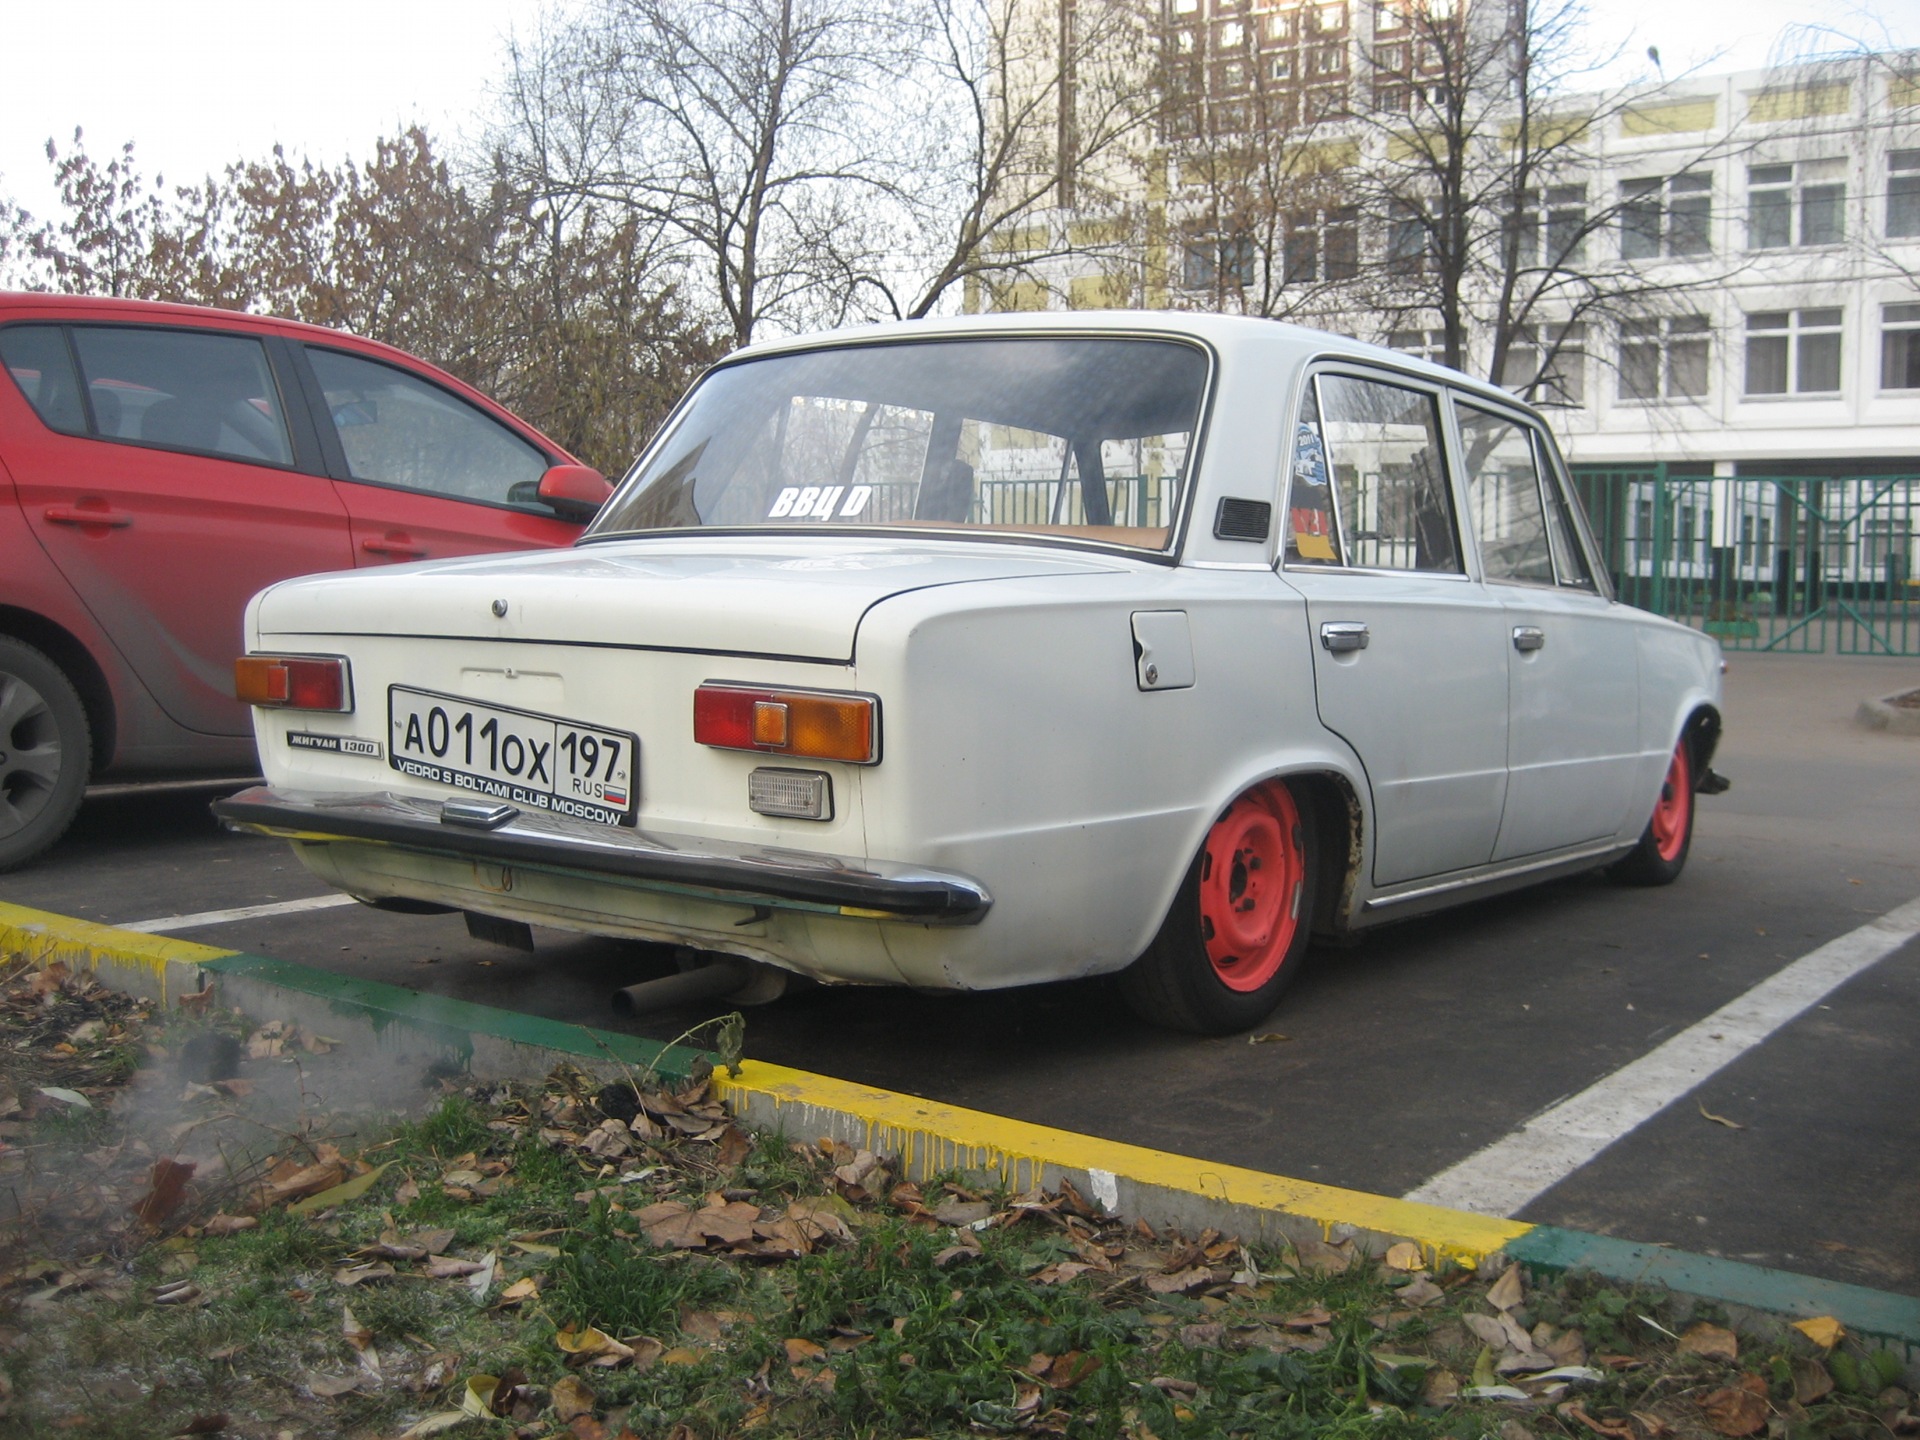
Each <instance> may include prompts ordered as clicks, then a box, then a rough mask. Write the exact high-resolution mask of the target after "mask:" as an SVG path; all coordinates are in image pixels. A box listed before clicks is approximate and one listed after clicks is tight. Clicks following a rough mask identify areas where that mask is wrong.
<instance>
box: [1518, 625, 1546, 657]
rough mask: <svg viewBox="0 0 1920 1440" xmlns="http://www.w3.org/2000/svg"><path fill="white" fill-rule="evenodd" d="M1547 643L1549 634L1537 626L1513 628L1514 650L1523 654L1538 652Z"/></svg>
mask: <svg viewBox="0 0 1920 1440" xmlns="http://www.w3.org/2000/svg"><path fill="white" fill-rule="evenodd" d="M1546 643H1547V632H1546V631H1544V630H1542V629H1541V628H1540V627H1539V626H1537V625H1516V626H1514V627H1513V648H1514V649H1516V650H1519V651H1522V652H1525V651H1529V650H1538V649H1539V648H1540V647H1541V646H1542V645H1545V644H1546Z"/></svg>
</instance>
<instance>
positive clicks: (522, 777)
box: [387, 685, 640, 825]
mask: <svg viewBox="0 0 1920 1440" xmlns="http://www.w3.org/2000/svg"><path fill="white" fill-rule="evenodd" d="M387 725H388V731H389V734H390V735H391V736H392V743H391V744H390V745H389V746H388V749H387V755H388V760H387V763H388V764H389V765H391V766H392V767H393V768H394V769H395V770H398V771H400V772H401V773H402V774H405V775H411V776H413V777H414V778H415V779H419V780H432V781H434V782H436V783H438V784H441V785H451V786H453V787H454V788H456V789H459V790H467V791H471V792H472V793H474V794H476V795H487V796H491V797H492V798H494V799H498V800H505V801H507V802H508V803H509V804H512V805H519V806H522V807H524V808H528V809H535V810H551V811H553V812H554V813H555V814H558V815H571V816H574V817H575V818H577V819H581V820H593V821H597V822H598V823H600V824H602V825H631V824H632V823H633V812H634V801H635V798H636V797H635V793H634V788H635V787H634V783H633V782H634V777H635V776H636V775H637V774H638V773H639V766H638V761H639V758H640V741H639V739H638V737H636V736H634V735H630V734H628V733H627V732H625V731H623V730H603V729H601V728H600V727H598V726H596V725H583V724H581V723H580V722H579V721H577V720H563V719H561V718H560V717H559V716H557V715H541V714H537V713H536V712H534V711H531V710H508V709H506V708H504V707H502V706H499V705H482V704H479V703H478V702H476V701H473V700H463V699H461V698H460V697H459V696H458V695H440V694H436V693H435V692H434V691H431V690H413V689H409V688H408V687H407V686H404V685H390V686H388V687H387Z"/></svg>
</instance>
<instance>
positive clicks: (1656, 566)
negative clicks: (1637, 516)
mask: <svg viewBox="0 0 1920 1440" xmlns="http://www.w3.org/2000/svg"><path fill="white" fill-rule="evenodd" d="M1670 528H1671V527H1670V524H1669V521H1668V518H1667V462H1666V461H1664V460H1662V461H1660V462H1659V463H1658V464H1656V465H1655V466H1654V467H1653V536H1652V542H1653V568H1652V574H1651V575H1650V576H1649V581H1650V584H1651V586H1652V595H1651V599H1652V602H1653V603H1652V604H1650V605H1649V606H1648V607H1647V608H1648V609H1650V610H1651V611H1653V613H1654V614H1656V615H1665V614H1666V613H1667V540H1668V532H1669V530H1670Z"/></svg>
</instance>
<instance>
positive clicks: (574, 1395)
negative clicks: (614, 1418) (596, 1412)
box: [553, 1375, 600, 1425]
mask: <svg viewBox="0 0 1920 1440" xmlns="http://www.w3.org/2000/svg"><path fill="white" fill-rule="evenodd" d="M599 1403H600V1397H599V1396H597V1395H595V1394H594V1393H593V1391H592V1390H590V1389H588V1388H587V1383H586V1381H584V1380H582V1379H581V1378H580V1377H579V1376H578V1375H564V1376H562V1377H561V1378H560V1379H559V1380H556V1381H555V1382H554V1386H553V1416H554V1419H556V1420H558V1421H559V1422H560V1423H561V1424H562V1425H565V1424H568V1423H569V1422H571V1421H572V1420H573V1418H574V1417H575V1416H577V1415H591V1414H592V1413H593V1408H594V1406H595V1405H597V1404H599Z"/></svg>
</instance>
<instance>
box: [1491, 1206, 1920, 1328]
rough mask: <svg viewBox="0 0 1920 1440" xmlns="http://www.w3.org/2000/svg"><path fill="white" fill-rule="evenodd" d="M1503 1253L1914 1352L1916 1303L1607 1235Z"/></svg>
mask: <svg viewBox="0 0 1920 1440" xmlns="http://www.w3.org/2000/svg"><path fill="white" fill-rule="evenodd" d="M1507 1254H1508V1255H1509V1256H1510V1257H1511V1258H1512V1259H1514V1260H1516V1261H1518V1262H1519V1263H1520V1264H1522V1265H1524V1266H1526V1267H1527V1268H1528V1269H1529V1270H1544V1271H1547V1272H1550V1273H1554V1274H1562V1273H1565V1272H1566V1271H1569V1270H1590V1271H1592V1272H1593V1273H1594V1274H1596V1275H1599V1276H1601V1277H1603V1278H1605V1279H1607V1280H1610V1281H1612V1282H1613V1283H1615V1284H1617V1285H1649V1286H1659V1287H1661V1288H1662V1289H1666V1290H1671V1291H1673V1292H1675V1293H1676V1294H1681V1295H1692V1296H1695V1297H1697V1298H1699V1299H1702V1300H1710V1301H1713V1302H1714V1303H1716V1304H1720V1305H1726V1306H1729V1307H1732V1308H1735V1309H1738V1310H1744V1311H1751V1312H1754V1313H1756V1314H1763V1315H1774V1316H1780V1317H1783V1318H1784V1319H1786V1320H1788V1321H1792V1320H1807V1319H1811V1318H1813V1317H1814V1316H1816V1315H1831V1316H1832V1317H1833V1318H1834V1319H1836V1320H1838V1321H1839V1322H1840V1323H1841V1324H1843V1325H1845V1326H1846V1327H1847V1329H1848V1330H1849V1331H1851V1332H1852V1333H1853V1334H1855V1335H1868V1336H1873V1337H1876V1338H1878V1339H1881V1340H1886V1341H1891V1342H1893V1343H1896V1344H1899V1345H1904V1346H1905V1347H1906V1348H1907V1349H1908V1351H1909V1353H1910V1354H1911V1352H1913V1351H1915V1350H1916V1349H1920V1299H1916V1298H1915V1297H1913V1296H1910V1295H1895V1294H1892V1293H1891V1292H1889V1291H1885V1290H1870V1289H1868V1288H1867V1287H1866V1286H1864V1285H1847V1284H1843V1283H1842V1282H1840V1281H1837V1280H1820V1279H1816V1278H1815V1277H1814V1276H1811V1275H1796V1274H1794V1273H1793V1272H1792V1271H1790V1270H1768V1269H1765V1268H1763V1267H1761V1266H1759V1265H1748V1264H1746V1263H1744V1262H1743V1261H1739V1260H1723V1259H1720V1258H1719V1257H1718V1256H1714V1255H1695V1254H1691V1253H1689V1252H1688V1251H1685V1250H1668V1249H1666V1248H1665V1247H1663V1246H1659V1245H1638V1244H1635V1243H1634V1242H1632V1241H1630V1240H1616V1239H1614V1238H1613V1237H1612V1236H1610V1235H1590V1234H1588V1233H1586V1232H1585V1231H1582V1230H1562V1229H1561V1228H1560V1227H1559V1226H1557V1225H1536V1226H1534V1228H1533V1229H1531V1230H1529V1231H1528V1232H1527V1233H1526V1234H1525V1235H1522V1236H1520V1237H1519V1238H1518V1239H1517V1240H1512V1241H1509V1242H1508V1244H1507Z"/></svg>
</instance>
